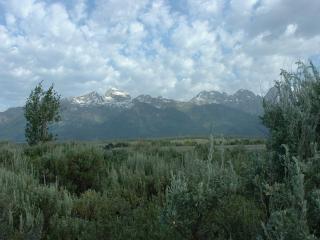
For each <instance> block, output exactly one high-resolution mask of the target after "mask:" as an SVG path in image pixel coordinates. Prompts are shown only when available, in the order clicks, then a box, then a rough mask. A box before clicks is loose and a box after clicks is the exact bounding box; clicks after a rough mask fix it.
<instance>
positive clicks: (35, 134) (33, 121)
mask: <svg viewBox="0 0 320 240" xmlns="http://www.w3.org/2000/svg"><path fill="white" fill-rule="evenodd" d="M59 109H60V95H59V94H58V93H57V92H56V91H55V90H54V89H53V85H51V87H50V88H49V89H48V90H47V91H45V90H44V89H43V87H42V83H39V84H38V85H37V86H36V87H35V89H34V90H33V91H32V92H31V94H30V96H29V98H28V99H27V102H26V105H25V108H24V110H25V113H24V115H25V118H26V120H27V124H26V128H25V136H26V139H27V142H28V144H29V145H35V144H38V143H39V142H47V141H51V140H53V135H52V134H51V133H49V125H50V124H52V123H54V122H58V121H59V120H60V118H61V117H60V113H59Z"/></svg>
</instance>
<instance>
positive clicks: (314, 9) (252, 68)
mask: <svg viewBox="0 0 320 240" xmlns="http://www.w3.org/2000/svg"><path fill="white" fill-rule="evenodd" d="M319 17H320V1H319V0H303V1H301V0H67V1H62V0H61V1H59V0H0V111H3V110H5V109H7V108H8V107H13V106H22V105H23V104H24V102H25V100H26V98H27V97H28V95H29V93H30V91H31V90H32V89H33V88H34V87H35V86H36V84H37V83H39V82H40V81H44V85H45V86H49V85H50V84H52V83H53V84H54V86H55V89H56V90H57V91H58V92H59V93H60V94H61V95H62V96H63V97H71V96H78V95H83V94H85V93H88V92H91V91H98V92H99V93H104V92H105V91H106V90H107V89H108V88H110V87H116V88H119V89H123V90H125V91H127V92H129V93H130V94H131V95H133V96H137V95H139V94H150V95H152V96H163V97H168V98H174V99H180V100H188V99H190V98H191V97H193V96H194V95H196V94H197V93H198V92H200V91H202V90H218V91H224V92H227V93H233V92H235V91H236V90H238V89H249V90H252V91H254V92H255V93H257V94H264V93H265V92H266V91H267V89H268V88H270V87H271V86H272V84H273V82H274V80H276V79H278V78H279V73H280V69H281V68H283V69H287V70H289V71H290V70H292V69H294V68H295V62H296V61H297V60H308V59H311V60H313V61H314V62H315V63H316V64H317V63H320V24H319V23H318V22H319Z"/></svg>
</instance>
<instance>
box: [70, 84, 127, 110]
mask: <svg viewBox="0 0 320 240" xmlns="http://www.w3.org/2000/svg"><path fill="white" fill-rule="evenodd" d="M70 101H71V103H73V104H76V105H80V106H91V105H106V106H119V107H128V106H130V105H131V104H132V100H131V96H130V95H129V94H128V93H126V92H124V91H121V90H119V89H116V88H110V89H109V90H107V91H106V93H105V95H104V96H101V95H100V94H99V93H97V92H95V91H93V92H90V93H88V94H85V95H83V96H79V97H74V98H71V100H70Z"/></svg>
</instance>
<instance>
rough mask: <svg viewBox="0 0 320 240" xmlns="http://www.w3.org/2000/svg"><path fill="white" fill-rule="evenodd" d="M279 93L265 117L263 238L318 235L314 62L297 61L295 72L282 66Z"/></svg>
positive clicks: (319, 106)
mask: <svg viewBox="0 0 320 240" xmlns="http://www.w3.org/2000/svg"><path fill="white" fill-rule="evenodd" d="M281 77H282V78H281V80H280V81H277V82H276V90H277V92H276V95H275V96H274V99H273V100H272V101H270V100H269V101H265V103H264V106H265V115H264V117H263V121H264V123H265V124H266V126H267V127H268V128H269V129H270V132H271V138H270V140H269V151H270V152H271V153H272V154H273V156H272V157H271V161H269V167H268V168H269V169H270V170H272V174H271V176H273V177H272V178H271V179H270V178H269V179H265V180H264V181H263V183H262V185H264V186H266V187H265V190H264V196H265V202H267V208H268V219H266V223H265V224H264V225H263V226H264V238H265V239H297V240H300V239H301V240H302V239H316V238H317V237H319V236H320V235H319V231H318V227H319V218H317V217H316V214H315V213H316V212H317V211H318V195H317V192H318V189H319V182H318V179H319V176H318V170H319V169H320V168H319V157H318V153H317V146H318V145H319V139H320V138H319V137H320V136H319V133H320V131H319V127H320V121H319V120H320V76H319V72H318V70H317V68H316V67H315V66H314V65H313V64H312V63H309V64H305V63H302V62H298V63H297V70H296V71H294V72H287V71H285V70H282V71H281Z"/></svg>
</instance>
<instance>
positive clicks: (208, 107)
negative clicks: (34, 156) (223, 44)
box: [0, 88, 267, 141]
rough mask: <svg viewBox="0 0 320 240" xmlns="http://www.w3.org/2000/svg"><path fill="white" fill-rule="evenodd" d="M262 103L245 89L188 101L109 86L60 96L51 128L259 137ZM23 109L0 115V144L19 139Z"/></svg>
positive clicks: (102, 134) (68, 134)
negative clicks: (58, 110) (56, 119)
mask: <svg viewBox="0 0 320 240" xmlns="http://www.w3.org/2000/svg"><path fill="white" fill-rule="evenodd" d="M261 109H262V99H261V98H260V97H259V96H257V95H255V94H254V93H253V92H251V91H248V90H239V91H237V92H235V93H234V94H231V95H228V94H226V93H219V92H217V91H202V92H200V93H199V94H198V95H196V96H195V97H194V98H192V99H190V100H189V101H178V100H174V99H168V98H163V97H152V96H150V95H139V96H137V97H134V98H132V97H131V96H130V94H129V93H127V92H125V91H121V90H119V89H116V88H111V89H109V90H107V91H106V93H105V94H104V95H102V94H101V95H100V94H99V93H97V92H95V91H93V92H90V93H88V94H85V95H82V96H78V97H72V98H64V99H62V101H61V116H62V121H60V122H59V123H57V124H54V125H53V126H52V127H51V129H52V130H53V131H54V133H56V134H58V136H59V139H62V140H100V139H114V138H147V137H173V136H200V135H201V136H205V135H208V134H210V132H211V131H212V130H213V133H214V134H222V135H226V136H246V137H263V136H266V134H267V130H266V129H265V128H264V127H263V125H262V123H261V121H260V118H259V115H261V112H262V110H261ZM24 127H25V119H24V116H23V108H22V107H20V108H19V107H18V108H10V109H8V110H7V111H5V112H1V113H0V140H13V141H24Z"/></svg>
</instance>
